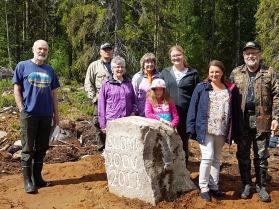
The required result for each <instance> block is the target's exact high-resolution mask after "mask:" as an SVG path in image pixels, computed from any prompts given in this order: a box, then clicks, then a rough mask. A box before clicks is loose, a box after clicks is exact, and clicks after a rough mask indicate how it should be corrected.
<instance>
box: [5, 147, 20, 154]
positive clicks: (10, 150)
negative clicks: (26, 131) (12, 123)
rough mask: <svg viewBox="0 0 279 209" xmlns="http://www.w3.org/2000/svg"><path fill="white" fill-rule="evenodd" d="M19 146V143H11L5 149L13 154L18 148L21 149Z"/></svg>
mask: <svg viewBox="0 0 279 209" xmlns="http://www.w3.org/2000/svg"><path fill="white" fill-rule="evenodd" d="M21 148H22V146H21V145H20V146H17V145H12V146H10V147H9V148H8V149H7V151H8V152H9V153H11V154H14V153H16V152H17V151H18V150H21Z"/></svg>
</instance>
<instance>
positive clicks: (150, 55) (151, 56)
mask: <svg viewBox="0 0 279 209" xmlns="http://www.w3.org/2000/svg"><path fill="white" fill-rule="evenodd" d="M146 60H152V61H153V62H154V64H156V57H155V55H154V54H153V53H146V54H145V55H143V56H142V58H141V59H140V67H141V69H143V67H144V63H145V61H146Z"/></svg>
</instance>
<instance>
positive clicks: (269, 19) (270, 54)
mask: <svg viewBox="0 0 279 209" xmlns="http://www.w3.org/2000/svg"><path fill="white" fill-rule="evenodd" d="M256 19H257V22H256V25H257V31H258V36H257V37H258V39H259V41H260V43H261V45H262V48H263V58H264V60H265V61H266V63H267V64H268V65H271V66H273V67H275V69H277V70H279V38H278V37H279V2H278V1H277V0H261V1H260V5H259V7H258V11H257V14H256Z"/></svg>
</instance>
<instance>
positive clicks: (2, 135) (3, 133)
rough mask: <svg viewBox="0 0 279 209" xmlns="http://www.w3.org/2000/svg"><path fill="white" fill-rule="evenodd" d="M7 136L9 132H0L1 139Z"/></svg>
mask: <svg viewBox="0 0 279 209" xmlns="http://www.w3.org/2000/svg"><path fill="white" fill-rule="evenodd" d="M6 136H7V132H6V131H0V139H2V138H4V137H6Z"/></svg>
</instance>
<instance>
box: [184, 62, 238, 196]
mask: <svg viewBox="0 0 279 209" xmlns="http://www.w3.org/2000/svg"><path fill="white" fill-rule="evenodd" d="M239 101H240V98H239V94H238V89H237V87H236V86H235V84H233V83H230V82H228V81H225V79H224V65H223V63H222V62H221V61H218V60H212V61H211V62H210V63H209V72H208V78H207V80H206V81H205V82H203V83H199V84H198V85H197V87H196V88H195V90H194V93H193V95H192V98H191V103H190V107H189V111H188V115H187V132H188V133H189V134H190V136H191V138H195V139H197V140H198V142H199V144H200V150H201V164H200V175H199V187H200V189H201V197H202V198H203V199H204V200H206V201H210V200H211V195H214V196H215V197H217V198H218V197H221V196H222V192H221V191H220V190H219V185H218V183H219V173H220V160H221V153H222V148H223V145H224V143H225V142H227V143H231V141H232V139H235V138H237V137H238V136H239V135H240V126H239V124H240V123H239V121H240V118H239V117H240V116H241V114H240V111H241V110H240V102H239Z"/></svg>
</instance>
